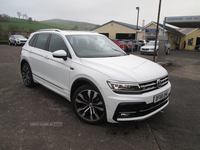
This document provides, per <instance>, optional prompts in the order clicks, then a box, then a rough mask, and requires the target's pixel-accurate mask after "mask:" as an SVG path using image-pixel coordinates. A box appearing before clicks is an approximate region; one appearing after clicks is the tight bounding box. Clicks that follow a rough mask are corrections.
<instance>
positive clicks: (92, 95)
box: [72, 85, 106, 124]
mask: <svg viewBox="0 0 200 150" xmlns="http://www.w3.org/2000/svg"><path fill="white" fill-rule="evenodd" d="M72 107H73V111H74V113H75V114H76V116H77V117H78V118H79V119H80V120H81V121H83V122H85V123H88V124H99V123H102V122H105V120H106V109H105V104H104V101H103V98H102V96H101V94H100V92H99V91H98V90H97V89H96V88H94V87H92V86H90V85H83V86H81V87H79V88H78V89H77V90H76V91H75V93H74V95H73V97H72Z"/></svg>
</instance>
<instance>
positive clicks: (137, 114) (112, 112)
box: [105, 82, 171, 123]
mask: <svg viewBox="0 0 200 150" xmlns="http://www.w3.org/2000/svg"><path fill="white" fill-rule="evenodd" d="M164 91H167V94H168V96H167V97H165V98H164V99H162V100H160V101H159V102H156V103H154V100H153V99H154V96H156V95H158V94H160V93H163V92H164ZM111 92H112V93H111ZM111 92H109V91H108V90H107V93H106V94H107V99H106V100H105V103H106V110H107V121H108V122H111V123H116V122H126V121H139V120H144V119H146V118H148V117H150V116H152V115H154V114H156V113H158V112H159V111H161V110H162V109H163V108H165V107H166V106H167V105H168V104H169V95H170V92H171V84H170V82H168V84H167V85H165V86H164V87H162V88H160V89H156V90H153V91H150V92H147V93H143V94H135V95H133V94H131V95H127V94H116V93H114V92H113V91H111Z"/></svg>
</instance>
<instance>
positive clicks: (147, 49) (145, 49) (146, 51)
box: [140, 41, 171, 55]
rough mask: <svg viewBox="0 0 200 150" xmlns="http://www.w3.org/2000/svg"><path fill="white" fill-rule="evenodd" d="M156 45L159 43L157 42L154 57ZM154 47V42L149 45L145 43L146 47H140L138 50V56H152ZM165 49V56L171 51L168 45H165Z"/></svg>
mask: <svg viewBox="0 0 200 150" xmlns="http://www.w3.org/2000/svg"><path fill="white" fill-rule="evenodd" d="M158 45H159V41H157V45H156V55H158ZM154 47H155V41H150V42H149V43H147V45H145V46H142V47H141V48H140V54H154ZM165 48H166V54H169V52H170V50H171V45H170V44H169V43H166V44H165Z"/></svg>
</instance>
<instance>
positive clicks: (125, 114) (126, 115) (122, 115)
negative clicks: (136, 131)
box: [121, 113, 130, 117]
mask: <svg viewBox="0 0 200 150" xmlns="http://www.w3.org/2000/svg"><path fill="white" fill-rule="evenodd" d="M129 115H130V113H121V117H128V116H129Z"/></svg>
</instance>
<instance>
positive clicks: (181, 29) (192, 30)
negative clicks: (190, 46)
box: [177, 28, 198, 35]
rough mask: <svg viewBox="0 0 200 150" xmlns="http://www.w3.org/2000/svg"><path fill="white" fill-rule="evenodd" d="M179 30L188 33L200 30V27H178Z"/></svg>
mask: <svg viewBox="0 0 200 150" xmlns="http://www.w3.org/2000/svg"><path fill="white" fill-rule="evenodd" d="M177 30H178V31H179V32H181V33H183V34H185V35H188V34H190V33H192V32H194V31H195V30H198V28H179V29H177Z"/></svg>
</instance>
